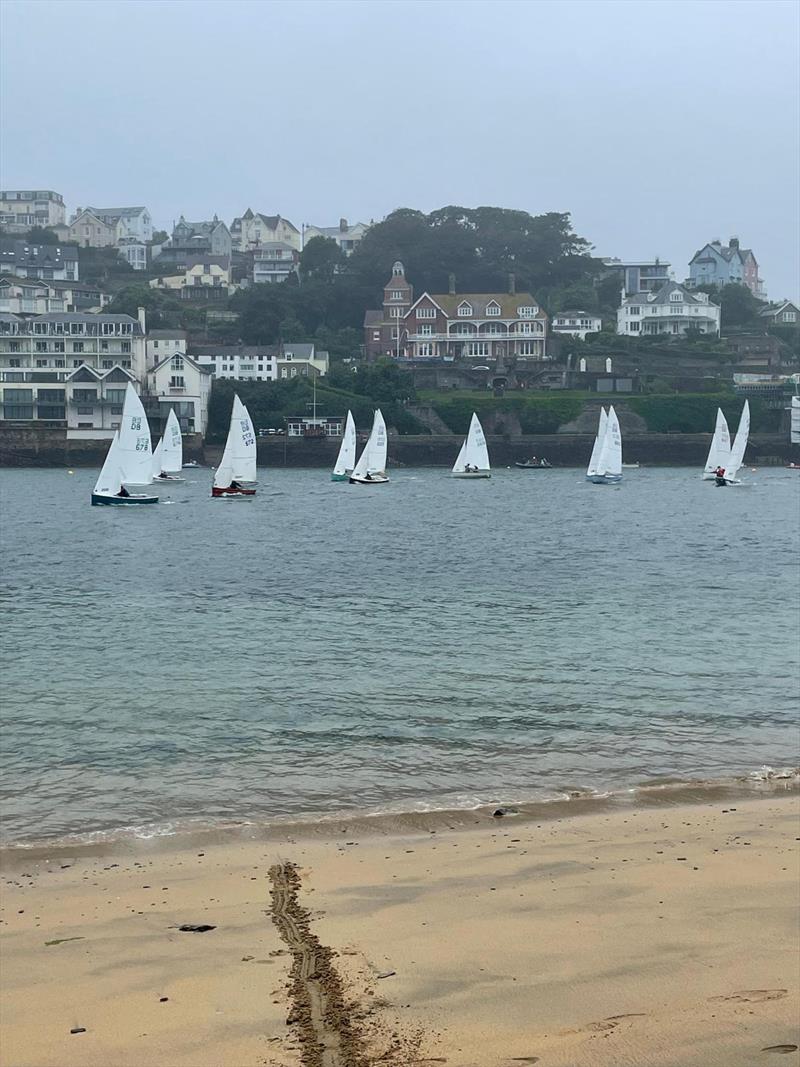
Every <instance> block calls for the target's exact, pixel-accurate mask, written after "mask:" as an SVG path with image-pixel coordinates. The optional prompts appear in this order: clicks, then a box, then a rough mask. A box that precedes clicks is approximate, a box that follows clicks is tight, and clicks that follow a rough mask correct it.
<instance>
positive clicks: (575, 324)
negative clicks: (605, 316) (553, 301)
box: [550, 311, 603, 341]
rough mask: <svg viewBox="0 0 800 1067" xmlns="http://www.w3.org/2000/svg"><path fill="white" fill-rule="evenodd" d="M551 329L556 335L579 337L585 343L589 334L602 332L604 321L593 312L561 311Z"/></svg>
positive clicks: (552, 322)
mask: <svg viewBox="0 0 800 1067" xmlns="http://www.w3.org/2000/svg"><path fill="white" fill-rule="evenodd" d="M550 327H551V329H552V331H553V333H554V334H561V335H566V336H567V337H579V338H580V339H581V341H584V340H585V339H586V335H587V333H599V332H600V330H601V329H602V328H603V320H602V319H601V318H600V316H599V315H596V314H595V313H594V312H593V311H559V312H557V313H556V314H555V315H554V316H553V318H552V320H551V322H550Z"/></svg>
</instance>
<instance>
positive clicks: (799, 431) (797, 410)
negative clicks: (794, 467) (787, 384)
mask: <svg viewBox="0 0 800 1067" xmlns="http://www.w3.org/2000/svg"><path fill="white" fill-rule="evenodd" d="M789 439H790V441H791V442H792V444H793V445H800V396H793V397H792V426H791V431H790V434H789Z"/></svg>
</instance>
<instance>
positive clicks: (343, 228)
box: [339, 219, 347, 233]
mask: <svg viewBox="0 0 800 1067" xmlns="http://www.w3.org/2000/svg"><path fill="white" fill-rule="evenodd" d="M339 233H347V219H339Z"/></svg>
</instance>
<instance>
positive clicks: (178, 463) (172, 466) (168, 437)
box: [156, 408, 183, 474]
mask: <svg viewBox="0 0 800 1067" xmlns="http://www.w3.org/2000/svg"><path fill="white" fill-rule="evenodd" d="M161 445H162V456H161V470H160V471H157V472H156V473H158V474H161V472H162V471H163V472H164V474H180V472H181V469H182V467H183V437H182V436H181V424H180V423H179V422H178V416H177V415H176V414H175V410H174V408H170V409H169V415H167V425H166V426H165V427H164V436H163V437H162V438H161Z"/></svg>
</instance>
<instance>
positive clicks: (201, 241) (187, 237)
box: [161, 215, 233, 257]
mask: <svg viewBox="0 0 800 1067" xmlns="http://www.w3.org/2000/svg"><path fill="white" fill-rule="evenodd" d="M232 251H233V242H232V241H231V231H230V230H229V229H228V227H227V226H226V225H225V223H224V222H222V221H221V219H219V218H217V216H216V215H215V216H214V218H213V219H208V220H205V221H201V222H187V221H186V219H185V218H184V217H183V215H181V217H180V218H179V219H178V221H177V222H176V223H175V225H174V226H173V228H172V238H171V239H170V242H169V244H168V245H166V246H164V247H163V248H162V250H161V255H162V256H164V255H180V254H181V253H184V254H187V253H188V254H190V255H194V256H205V255H211V256H228V257H230V254H231V252H232Z"/></svg>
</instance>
